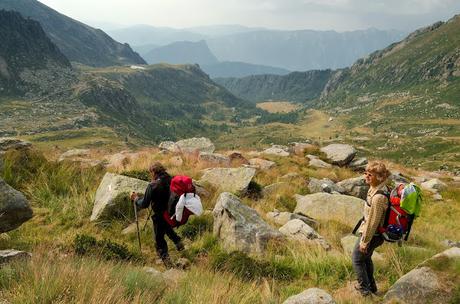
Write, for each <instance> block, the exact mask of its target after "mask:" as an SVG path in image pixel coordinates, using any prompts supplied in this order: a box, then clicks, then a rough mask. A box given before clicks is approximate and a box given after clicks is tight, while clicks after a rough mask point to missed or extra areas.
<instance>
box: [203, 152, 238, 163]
mask: <svg viewBox="0 0 460 304" xmlns="http://www.w3.org/2000/svg"><path fill="white" fill-rule="evenodd" d="M198 159H199V160H200V161H202V162H208V163H212V164H216V165H227V166H228V165H230V158H228V157H227V156H225V155H222V154H218V153H208V152H201V153H200V155H199V156H198Z"/></svg>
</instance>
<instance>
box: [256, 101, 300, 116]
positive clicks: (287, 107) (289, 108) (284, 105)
mask: <svg viewBox="0 0 460 304" xmlns="http://www.w3.org/2000/svg"><path fill="white" fill-rule="evenodd" d="M256 106H257V107H258V108H260V109H262V110H265V111H267V112H270V113H289V112H293V111H296V110H298V109H300V108H301V106H300V105H299V104H295V103H292V102H289V101H266V102H260V103H257V105H256Z"/></svg>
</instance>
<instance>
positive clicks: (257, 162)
mask: <svg viewBox="0 0 460 304" xmlns="http://www.w3.org/2000/svg"><path fill="white" fill-rule="evenodd" d="M249 165H251V166H253V167H256V168H258V169H260V170H269V169H271V168H273V167H274V166H276V163H275V162H272V161H269V160H266V159H262V158H251V159H250V160H249Z"/></svg>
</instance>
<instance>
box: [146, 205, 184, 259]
mask: <svg viewBox="0 0 460 304" xmlns="http://www.w3.org/2000/svg"><path fill="white" fill-rule="evenodd" d="M152 221H153V233H154V239H155V248H156V250H157V253H158V255H159V256H160V258H164V257H167V256H168V244H167V243H166V240H165V235H167V236H168V237H169V238H170V239H171V241H173V242H174V244H177V243H179V242H180V241H181V238H180V236H178V235H177V233H176V232H175V231H174V230H173V228H172V227H171V226H170V225H169V224H168V223H167V222H166V221H165V219H164V218H163V216H162V215H161V214H154V215H153V216H152Z"/></svg>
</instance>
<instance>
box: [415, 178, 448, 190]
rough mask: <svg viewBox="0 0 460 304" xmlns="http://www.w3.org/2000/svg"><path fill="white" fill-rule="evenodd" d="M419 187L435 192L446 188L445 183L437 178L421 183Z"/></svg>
mask: <svg viewBox="0 0 460 304" xmlns="http://www.w3.org/2000/svg"><path fill="white" fill-rule="evenodd" d="M420 187H421V188H422V189H425V190H428V191H430V192H433V193H437V192H439V191H443V190H445V189H446V188H447V185H446V184H445V183H444V182H442V181H440V180H439V179H437V178H433V179H430V180H429V181H426V182H424V183H422V184H421V185H420Z"/></svg>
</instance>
